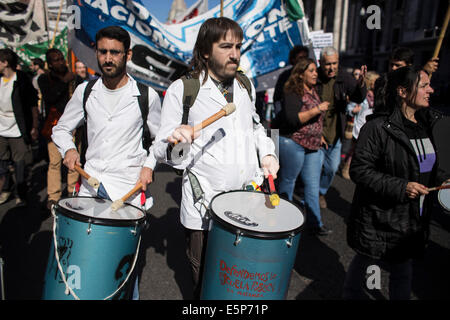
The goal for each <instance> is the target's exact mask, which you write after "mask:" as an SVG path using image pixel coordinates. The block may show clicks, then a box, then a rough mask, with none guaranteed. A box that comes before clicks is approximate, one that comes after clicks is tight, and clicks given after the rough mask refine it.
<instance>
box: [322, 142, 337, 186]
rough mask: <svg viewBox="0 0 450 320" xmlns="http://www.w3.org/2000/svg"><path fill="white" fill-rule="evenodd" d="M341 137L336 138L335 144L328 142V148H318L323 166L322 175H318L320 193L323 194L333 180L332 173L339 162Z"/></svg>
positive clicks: (333, 173) (334, 172)
mask: <svg viewBox="0 0 450 320" xmlns="http://www.w3.org/2000/svg"><path fill="white" fill-rule="evenodd" d="M341 149H342V143H341V139H338V140H337V141H336V143H335V144H329V145H328V149H325V148H320V150H319V153H320V162H321V166H323V170H322V175H321V177H320V189H319V192H320V194H321V195H325V194H326V193H327V192H328V189H329V188H330V186H331V183H332V182H333V178H334V175H335V174H336V172H337V171H338V169H339V165H340V164H341Z"/></svg>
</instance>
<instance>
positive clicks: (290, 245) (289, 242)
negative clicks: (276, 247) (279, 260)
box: [286, 234, 294, 248]
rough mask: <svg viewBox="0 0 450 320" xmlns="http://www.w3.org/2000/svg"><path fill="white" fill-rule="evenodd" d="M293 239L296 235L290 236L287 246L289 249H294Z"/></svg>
mask: <svg viewBox="0 0 450 320" xmlns="http://www.w3.org/2000/svg"><path fill="white" fill-rule="evenodd" d="M293 238H294V235H293V234H291V235H290V236H289V239H287V240H286V244H287V246H288V248H290V247H292V239H293Z"/></svg>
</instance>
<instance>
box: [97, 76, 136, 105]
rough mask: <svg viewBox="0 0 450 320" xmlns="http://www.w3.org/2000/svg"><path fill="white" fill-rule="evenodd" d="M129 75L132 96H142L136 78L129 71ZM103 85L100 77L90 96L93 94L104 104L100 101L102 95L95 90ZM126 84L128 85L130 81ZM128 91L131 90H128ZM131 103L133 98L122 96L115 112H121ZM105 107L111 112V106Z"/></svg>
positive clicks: (98, 101) (100, 102)
mask: <svg viewBox="0 0 450 320" xmlns="http://www.w3.org/2000/svg"><path fill="white" fill-rule="evenodd" d="M127 76H128V81H130V82H131V92H130V93H131V96H132V97H135V96H140V95H141V93H140V92H139V89H138V87H137V82H136V80H134V79H133V77H132V76H130V75H129V74H128V73H127ZM103 85H104V84H103V80H102V78H99V79H98V81H97V82H96V83H95V84H94V85H93V86H92V92H91V95H90V96H93V98H94V99H96V100H97V103H99V104H100V105H102V101H100V96H99V95H98V94H96V93H95V91H99V90H101V89H102V86H103ZM126 85H128V83H127V84H126ZM127 92H129V91H127ZM130 103H133V99H130V97H121V99H120V100H119V101H117V105H116V108H114V112H113V113H116V112H119V111H120V110H122V109H123V108H125V107H126V106H127V105H128V104H130ZM105 109H106V111H107V112H108V113H111V111H110V109H109V108H105Z"/></svg>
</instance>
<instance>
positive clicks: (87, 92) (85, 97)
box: [83, 78, 99, 123]
mask: <svg viewBox="0 0 450 320" xmlns="http://www.w3.org/2000/svg"><path fill="white" fill-rule="evenodd" d="M98 79H99V78H97V79H94V80H90V81H89V82H88V84H87V86H86V88H85V89H84V93H83V112H84V122H85V123H86V120H87V113H86V102H87V100H88V98H89V95H90V94H91V91H92V87H93V86H94V84H95V83H96V82H97V80H98Z"/></svg>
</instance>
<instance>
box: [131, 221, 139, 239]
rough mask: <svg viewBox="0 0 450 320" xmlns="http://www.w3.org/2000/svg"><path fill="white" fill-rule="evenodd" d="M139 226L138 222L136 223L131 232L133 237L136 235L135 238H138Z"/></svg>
mask: <svg viewBox="0 0 450 320" xmlns="http://www.w3.org/2000/svg"><path fill="white" fill-rule="evenodd" d="M137 226H138V224H137V222H136V224H135V226H134V230H130V231H131V233H132V234H133V235H135V236H136V234H137Z"/></svg>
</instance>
